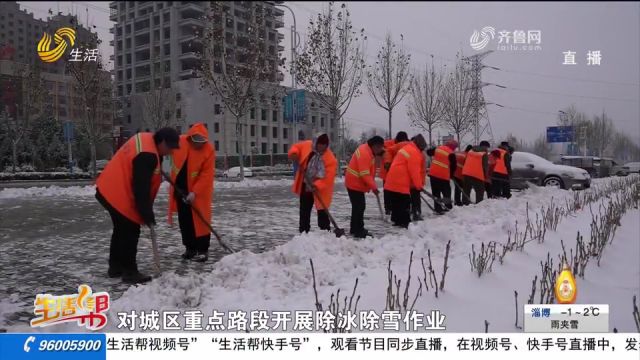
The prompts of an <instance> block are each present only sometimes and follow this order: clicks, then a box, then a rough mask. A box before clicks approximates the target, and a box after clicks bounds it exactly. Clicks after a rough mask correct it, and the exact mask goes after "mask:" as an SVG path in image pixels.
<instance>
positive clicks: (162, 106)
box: [142, 84, 184, 130]
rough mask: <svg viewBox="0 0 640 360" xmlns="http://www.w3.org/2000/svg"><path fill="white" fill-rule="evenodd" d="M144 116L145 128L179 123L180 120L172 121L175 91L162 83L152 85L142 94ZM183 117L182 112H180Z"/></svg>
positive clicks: (174, 109) (154, 128) (155, 128)
mask: <svg viewBox="0 0 640 360" xmlns="http://www.w3.org/2000/svg"><path fill="white" fill-rule="evenodd" d="M143 104H144V116H143V117H142V119H143V120H142V123H143V125H144V126H145V127H146V128H149V129H153V130H157V129H160V128H163V127H167V126H170V125H172V124H174V123H175V124H174V125H180V124H181V123H182V122H181V121H173V117H174V115H175V113H176V95H175V91H173V89H171V88H169V87H165V86H164V85H162V84H161V85H160V86H157V87H156V86H152V87H151V88H150V89H149V92H148V93H146V94H144V95H143ZM181 118H183V119H184V114H181Z"/></svg>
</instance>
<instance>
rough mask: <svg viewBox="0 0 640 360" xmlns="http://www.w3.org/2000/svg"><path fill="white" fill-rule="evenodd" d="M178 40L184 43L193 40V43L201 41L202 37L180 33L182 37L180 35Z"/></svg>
mask: <svg viewBox="0 0 640 360" xmlns="http://www.w3.org/2000/svg"><path fill="white" fill-rule="evenodd" d="M180 42H181V43H184V42H195V43H200V44H201V43H202V39H201V38H200V36H197V35H195V34H186V35H182V37H180Z"/></svg>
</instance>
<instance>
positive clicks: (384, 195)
mask: <svg viewBox="0 0 640 360" xmlns="http://www.w3.org/2000/svg"><path fill="white" fill-rule="evenodd" d="M382 186H383V187H384V181H383V182H382ZM382 200H383V201H384V213H385V214H387V215H388V214H389V213H390V212H391V200H390V199H389V194H388V193H387V190H384V191H383V192H382Z"/></svg>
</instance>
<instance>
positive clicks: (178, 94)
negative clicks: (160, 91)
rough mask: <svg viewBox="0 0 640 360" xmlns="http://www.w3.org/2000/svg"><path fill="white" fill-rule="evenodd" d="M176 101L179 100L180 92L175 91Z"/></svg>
mask: <svg viewBox="0 0 640 360" xmlns="http://www.w3.org/2000/svg"><path fill="white" fill-rule="evenodd" d="M176 101H180V93H176Z"/></svg>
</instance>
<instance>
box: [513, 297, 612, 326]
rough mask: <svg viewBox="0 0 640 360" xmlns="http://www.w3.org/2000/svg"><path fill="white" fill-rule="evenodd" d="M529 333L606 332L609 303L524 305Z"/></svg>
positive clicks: (525, 323)
mask: <svg viewBox="0 0 640 360" xmlns="http://www.w3.org/2000/svg"><path fill="white" fill-rule="evenodd" d="M524 331H525V332H527V333H576V332H580V333H604V332H608V331H609V305H605V304H595V305H594V304H589V305H584V304H571V305H564V304H563V305H556V304H548V305H547V304H535V305H524Z"/></svg>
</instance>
